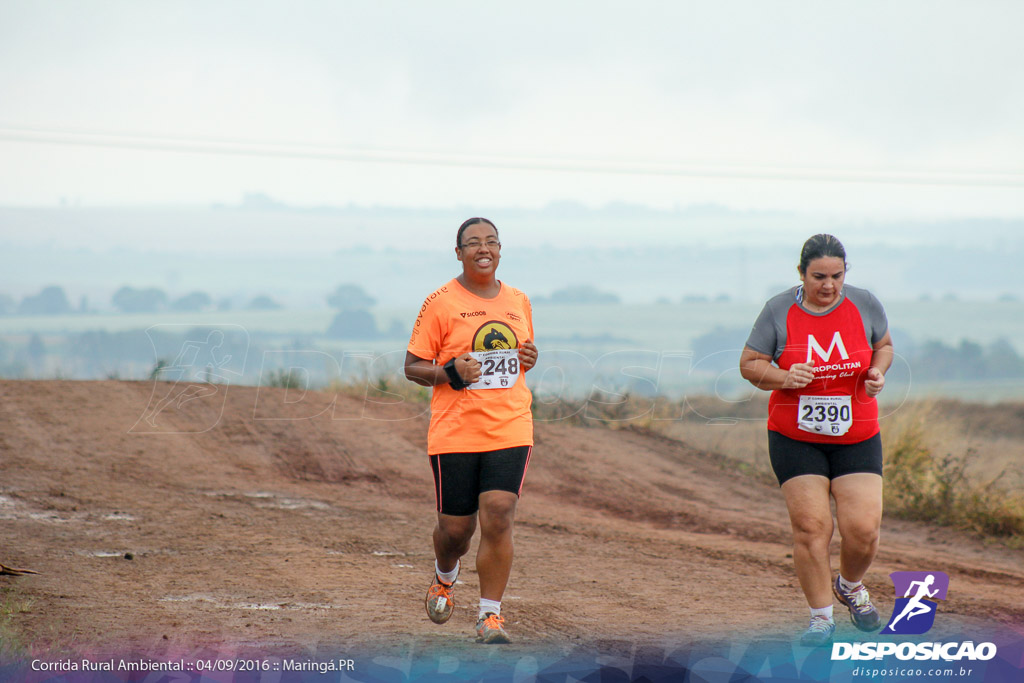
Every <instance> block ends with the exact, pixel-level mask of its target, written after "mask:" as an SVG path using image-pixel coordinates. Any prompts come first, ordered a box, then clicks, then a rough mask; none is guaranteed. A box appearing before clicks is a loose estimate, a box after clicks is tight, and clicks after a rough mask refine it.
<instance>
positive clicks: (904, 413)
mask: <svg viewBox="0 0 1024 683" xmlns="http://www.w3.org/2000/svg"><path fill="white" fill-rule="evenodd" d="M962 407H963V406H962V404H956V408H957V409H955V410H952V411H951V410H950V406H949V405H948V404H937V403H934V402H919V403H915V404H910V405H908V406H905V407H904V409H903V410H901V411H900V412H899V413H897V414H895V415H893V416H892V417H891V418H889V419H888V420H887V424H886V425H885V428H884V429H883V431H882V442H883V449H884V453H885V506H886V512H887V514H892V515H895V516H897V517H902V518H905V519H919V520H923V521H928V522H931V523H934V524H940V525H943V526H952V527H956V528H959V529H965V530H969V531H973V532H975V533H977V534H979V535H981V536H984V537H987V538H998V539H1001V540H1005V541H1007V542H1009V543H1010V544H1012V545H1020V544H1022V543H1024V496H1022V495H1021V494H1020V492H1019V491H1020V481H1021V479H1022V477H1021V470H1020V468H1019V465H1016V466H1015V465H1014V464H1012V463H1010V464H1007V465H1006V466H1004V467H1002V468H1001V469H999V470H998V471H996V472H995V473H994V474H992V473H991V472H992V468H991V464H990V463H989V464H988V466H987V467H986V463H985V462H983V461H979V458H978V450H977V448H976V447H975V446H972V445H970V443H969V442H968V445H966V446H964V447H961V448H958V449H957V450H955V451H954V450H951V449H950V448H949V447H948V446H949V444H950V443H951V442H958V441H960V440H961V438H962V436H963V433H962V432H961V431H960V430H959V428H958V421H957V419H956V418H957V416H959V415H961V414H962V412H961V411H960V410H958V409H959V408H962ZM983 438H984V437H978V436H975V437H973V439H972V440H975V441H981V440H983ZM1017 448H1018V451H1017V452H1018V453H1019V452H1020V450H1019V449H1020V445H1019V443H1018V445H1017ZM980 471H984V472H987V473H984V474H983V473H980Z"/></svg>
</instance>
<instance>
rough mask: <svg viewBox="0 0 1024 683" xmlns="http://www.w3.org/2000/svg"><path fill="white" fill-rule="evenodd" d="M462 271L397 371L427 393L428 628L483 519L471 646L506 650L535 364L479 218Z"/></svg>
mask: <svg viewBox="0 0 1024 683" xmlns="http://www.w3.org/2000/svg"><path fill="white" fill-rule="evenodd" d="M455 256H456V258H457V259H458V260H459V261H461V262H462V274H461V275H459V276H458V277H456V278H454V279H452V280H450V281H449V282H447V283H446V284H445V285H444V286H442V287H441V288H440V289H438V290H437V291H435V292H434V293H433V294H431V295H430V296H428V297H427V299H426V300H425V301H424V302H423V307H422V308H421V309H420V314H419V317H418V318H417V319H416V324H415V326H414V327H413V332H412V337H411V338H410V340H409V347H408V350H407V352H406V355H405V376H406V377H407V378H409V379H410V380H412V381H413V382H416V383H417V384H421V385H423V386H429V387H433V395H432V397H431V401H430V410H431V416H430V428H429V430H428V432H427V454H428V455H429V457H430V466H431V469H432V471H433V474H434V492H435V495H436V498H437V526H435V527H434V535H433V540H434V555H435V561H434V579H433V581H432V582H431V585H430V588H429V589H428V591H427V597H426V609H427V616H429V617H430V619H431V621H434V622H435V623H438V624H443V623H444V622H446V621H448V619H449V618H450V617H451V615H452V611H453V603H452V597H453V595H452V594H453V589H454V586H455V580H456V578H457V576H458V573H459V568H460V558H461V557H462V556H463V555H465V554H466V553H467V552H468V551H469V544H470V540H471V539H472V537H473V533H474V532H475V531H476V526H477V520H478V519H479V522H480V546H479V548H478V550H477V557H476V568H477V573H478V575H479V577H480V604H479V610H478V617H477V624H476V633H477V642H482V643H507V642H509V637H508V634H507V633H506V632H505V629H504V618H503V617H502V616H501V597H502V595H503V594H504V592H505V586H506V585H507V583H508V577H509V573H510V571H511V569H512V555H513V546H512V525H513V522H514V520H515V511H516V503H517V502H518V500H519V494H520V491H521V489H522V484H523V478H524V476H525V475H526V468H527V466H528V464H529V461H530V452H531V450H532V448H533V417H532V414H531V412H530V404H531V401H532V396H531V394H530V390H529V389H528V388H527V386H526V380H525V377H523V373H525V372H526V371H527V370H529V369H530V368H532V367H533V366H534V365H535V364H536V362H537V347H536V346H535V345H534V344H533V341H532V340H533V316H532V310H531V308H530V300H529V299H528V298H527V297H526V295H525V294H523V293H522V292H520V291H519V290H518V289H515V288H514V287H510V286H508V285H506V284H505V283H503V282H501V281H500V280H498V279H497V278H496V277H495V271H496V270H497V268H498V262H499V260H500V259H501V242H499V241H498V229H497V228H496V227H495V226H494V224H493V223H492V222H491V221H489V220H487V219H486V218H470V219H469V220H467V221H466V222H465V223H463V224H462V225H461V226H460V227H459V231H458V234H457V236H456V247H455Z"/></svg>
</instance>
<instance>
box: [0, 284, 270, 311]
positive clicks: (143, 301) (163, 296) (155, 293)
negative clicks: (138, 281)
mask: <svg viewBox="0 0 1024 683" xmlns="http://www.w3.org/2000/svg"><path fill="white" fill-rule="evenodd" d="M110 303H111V305H112V306H113V307H114V308H115V309H117V310H118V311H120V312H121V313H159V312H162V311H171V312H199V311H207V310H211V309H213V308H214V302H213V299H212V298H211V297H210V295H209V294H207V293H206V292H200V291H195V292H190V293H188V294H186V295H184V296H182V297H179V298H177V299H171V298H170V297H169V296H168V295H167V292H165V291H164V290H162V289H158V288H156V287H147V288H135V287H129V286H124V287H121V288H120V289H118V290H117V291H116V292H114V295H113V296H112V297H111V298H110ZM230 307H231V302H230V301H229V300H221V301H220V302H218V303H217V304H216V308H217V309H219V310H225V309H228V308H230ZM245 308H246V309H248V310H253V311H272V310H277V309H280V308H282V306H281V304H279V303H278V302H276V301H274V300H273V299H272V298H271V297H269V296H267V295H265V294H261V295H259V296H256V297H254V298H253V299H252V300H251V301H250V302H249V303H248V305H246V307H245ZM90 312H92V311H90V309H89V303H88V300H87V299H86V298H85V297H83V298H82V299H81V301H80V302H79V305H78V307H77V308H75V307H73V306H72V305H71V302H70V301H68V297H67V294H66V293H65V292H64V288H63V287H58V286H55V285H51V286H49V287H44V288H43V289H42V290H41V291H40V292H39V293H38V294H30V295H28V296H26V297H25V298H23V299H22V300H21V302H20V303H18V302H15V300H14V299H13V298H12V297H11V296H10V295H8V294H4V293H2V292H0V316H4V315H32V316H35V315H69V314H73V313H90Z"/></svg>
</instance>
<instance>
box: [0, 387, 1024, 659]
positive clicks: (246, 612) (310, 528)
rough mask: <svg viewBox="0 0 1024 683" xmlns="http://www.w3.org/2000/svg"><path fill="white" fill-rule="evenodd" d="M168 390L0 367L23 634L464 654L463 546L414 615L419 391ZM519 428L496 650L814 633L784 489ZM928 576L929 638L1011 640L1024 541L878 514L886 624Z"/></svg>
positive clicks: (542, 427) (32, 639) (1, 544)
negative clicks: (409, 398) (453, 572)
mask: <svg viewBox="0 0 1024 683" xmlns="http://www.w3.org/2000/svg"><path fill="white" fill-rule="evenodd" d="M172 390H173V391H177V389H175V387H174V385H173V384H164V383H155V384H154V383H144V382H64V381H45V382H23V381H4V382H0V534H2V536H0V539H2V540H0V561H2V562H3V563H4V564H7V565H10V566H16V567H29V568H32V569H35V570H38V571H40V572H41V574H40V575H38V576H30V577H22V578H16V579H15V578H10V577H2V578H0V589H3V590H4V591H5V593H4V598H5V599H6V600H7V601H8V602H10V603H11V604H16V605H20V606H22V607H23V608H24V610H25V611H23V612H21V613H19V614H16V615H14V616H13V617H12V620H11V624H12V626H13V628H14V629H15V630H16V631H17V632H18V633H19V634H20V640H21V643H22V645H23V646H25V647H27V648H28V649H29V651H31V652H33V653H44V652H55V651H75V652H102V651H111V650H114V649H117V650H121V651H134V652H145V653H150V654H152V655H154V656H159V655H166V654H167V653H171V652H177V653H182V652H185V653H187V652H196V651H200V650H202V649H204V648H207V649H209V648H213V649H219V650H222V651H224V650H231V651H233V652H245V651H247V650H254V651H261V650H265V649H266V648H276V649H280V650H289V651H295V652H305V653H309V654H315V653H316V652H320V651H325V650H327V649H330V648H335V649H337V648H343V649H348V650H357V649H359V648H367V649H377V650H380V649H383V650H386V651H392V652H398V651H399V650H401V649H402V648H409V647H413V648H430V647H434V646H442V647H447V648H454V649H455V650H459V649H460V648H471V647H477V646H474V645H471V643H472V626H473V623H474V620H475V613H476V612H475V605H476V598H477V595H478V593H477V590H478V584H477V580H476V574H475V572H474V570H473V561H472V553H471V555H470V556H469V558H467V561H466V562H465V567H464V569H465V570H464V572H463V575H462V577H461V579H460V585H459V586H458V587H457V592H456V601H457V605H458V608H457V610H456V613H455V615H454V617H453V618H452V619H451V621H450V622H448V623H447V624H446V625H444V626H437V625H434V624H432V623H431V622H430V621H428V620H427V618H426V616H425V615H424V612H423V604H422V600H423V594H424V592H425V590H426V587H427V583H428V581H429V579H430V576H431V568H432V552H431V546H430V541H429V537H430V531H431V529H432V527H433V523H434V522H433V518H434V511H433V487H432V485H431V479H430V471H429V466H428V464H427V460H426V456H425V455H424V453H425V446H426V416H425V415H424V414H423V408H422V406H417V405H414V404H401V403H400V404H391V405H386V404H379V403H372V402H365V401H363V400H360V399H357V398H353V397H350V396H345V395H337V396H333V395H329V394H324V393H314V392H310V393H308V394H305V395H300V393H299V392H296V391H292V392H290V393H287V394H286V392H285V390H283V389H266V388H261V389H256V388H252V387H237V386H232V387H219V388H218V391H217V393H216V394H214V395H212V396H199V397H197V398H194V399H192V400H184V401H181V400H178V399H175V400H174V401H168V402H167V407H166V408H165V409H164V410H163V411H162V412H159V413H158V414H157V415H155V417H154V419H153V423H152V424H150V423H148V422H146V421H145V420H143V419H141V418H143V416H144V415H145V414H146V413H147V410H152V408H153V406H155V405H156V404H157V403H158V402H159V401H160V399H161V398H163V397H164V396H165V395H170V394H169V392H171V391H172ZM172 396H173V395H172ZM188 396H189V395H188V394H186V395H185V396H184V397H183V398H185V399H187V398H188ZM536 438H537V442H536V447H535V449H534V454H533V459H532V461H531V464H530V472H529V475H528V477H527V482H526V487H525V489H524V497H523V499H522V501H521V503H520V507H519V514H518V520H517V526H516V560H515V566H514V568H513V573H512V579H511V582H510V585H509V589H508V591H507V593H506V596H505V602H504V607H503V613H504V614H505V615H506V618H507V620H508V622H507V625H506V626H507V628H508V630H509V632H510V633H511V634H512V636H513V637H514V638H515V642H514V644H513V645H512V646H510V648H511V650H512V651H514V652H529V651H531V649H537V648H546V649H549V650H550V649H553V650H556V651H558V650H561V651H570V650H572V649H579V648H584V649H585V648H590V649H592V650H594V651H598V652H608V653H613V654H614V653H616V652H628V651H629V650H631V649H633V648H636V647H638V646H639V645H644V644H652V645H657V644H664V643H670V642H687V641H693V640H695V639H699V638H714V637H718V636H724V637H744V636H750V637H754V636H756V635H757V634H764V633H773V634H779V637H785V638H789V637H792V636H793V635H794V634H796V633H797V632H798V631H799V630H801V629H802V628H803V627H804V626H805V625H806V608H805V605H804V601H803V598H802V596H801V593H800V589H799V586H798V584H797V581H796V576H795V574H794V571H793V567H792V560H791V559H790V558H789V553H790V547H789V538H790V534H789V523H788V520H787V516H786V512H785V507H784V504H783V500H782V496H781V494H780V493H779V491H778V489H777V487H775V486H771V485H766V484H764V483H761V482H758V481H757V480H755V479H753V478H750V477H748V476H746V475H744V474H741V473H740V472H738V471H737V470H736V469H735V468H730V467H729V466H728V464H727V463H726V462H725V461H724V459H723V458H722V456H719V455H715V454H711V453H702V452H697V451H695V450H694V449H692V448H690V447H688V446H687V445H686V444H685V443H682V442H680V441H676V440H672V439H668V438H665V437H659V436H654V435H651V434H647V433H644V432H642V431H639V430H630V429H620V430H614V431H613V430H609V429H605V428H585V427H576V426H568V425H564V424H557V423H554V424H551V423H548V424H538V426H537V430H536ZM473 552H475V548H474V551H473ZM127 557H131V558H132V559H126V558H127ZM925 569H937V570H942V571H945V572H947V573H948V574H949V575H950V577H951V590H950V594H949V599H948V600H947V601H945V602H944V603H943V604H942V610H943V614H944V615H947V617H944V620H943V621H942V624H943V626H941V627H940V625H939V624H938V623H937V625H936V629H935V630H936V631H939V630H940V628H947V629H948V628H954V627H955V628H959V629H966V630H967V631H968V632H970V629H972V628H981V627H982V625H985V624H989V625H990V624H992V623H999V624H1003V625H1007V626H1011V627H1014V628H1016V629H1017V630H1024V626H1022V625H1024V552H1021V551H1014V550H1009V549H1006V548H1003V547H1000V546H997V545H991V544H984V543H982V542H980V541H978V540H974V539H972V538H970V537H968V536H966V535H964V534H961V533H959V532H956V531H951V530H949V529H943V528H939V527H932V526H928V525H925V524H918V523H909V522H901V521H895V520H890V519H887V520H886V521H885V524H884V529H883V538H882V545H881V551H880V553H879V556H878V559H877V561H876V562H875V564H874V566H873V567H872V569H871V571H870V573H869V574H868V576H867V578H866V582H867V583H868V585H869V586H870V587H872V588H873V595H874V597H875V599H876V602H877V603H878V604H879V607H880V609H881V610H882V611H883V614H888V613H889V611H890V610H891V607H892V604H893V595H892V584H891V582H890V581H889V578H888V574H889V572H891V571H895V570H925ZM837 609H838V607H837ZM950 614H953V615H956V616H955V617H948V615H950ZM838 622H839V624H840V627H839V628H840V634H841V635H845V636H849V637H855V633H856V632H855V631H854V630H853V627H852V626H851V625H850V624H849V623H848V622H847V621H846V620H845V617H843V618H842V619H840V620H838ZM939 635H941V634H939Z"/></svg>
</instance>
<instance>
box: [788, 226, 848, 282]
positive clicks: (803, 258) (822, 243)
mask: <svg viewBox="0 0 1024 683" xmlns="http://www.w3.org/2000/svg"><path fill="white" fill-rule="evenodd" d="M830 256H835V257H836V258H841V259H843V266H844V267H845V266H846V250H845V249H843V243H842V242H840V241H839V240H837V239H836V238H835V237H833V236H832V235H826V234H825V233H822V234H820V235H815V236H814V237H812V238H811V239H809V240H807V241H806V242H804V248H803V249H802V250H801V251H800V265H799V266H798V267H799V269H800V274H801V275H806V274H807V266H808V265H809V264H810V263H811V261H813V260H814V259H816V258H828V257H830Z"/></svg>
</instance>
